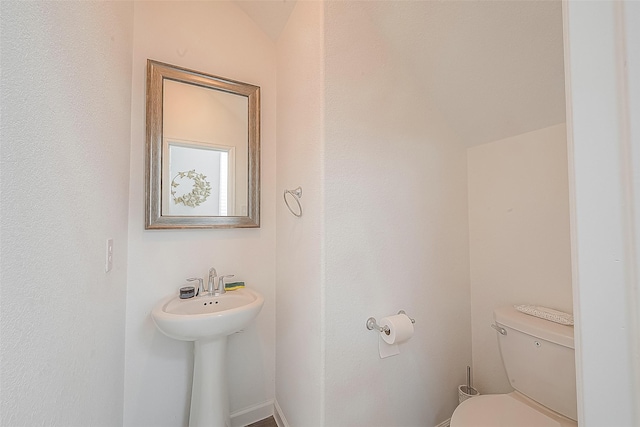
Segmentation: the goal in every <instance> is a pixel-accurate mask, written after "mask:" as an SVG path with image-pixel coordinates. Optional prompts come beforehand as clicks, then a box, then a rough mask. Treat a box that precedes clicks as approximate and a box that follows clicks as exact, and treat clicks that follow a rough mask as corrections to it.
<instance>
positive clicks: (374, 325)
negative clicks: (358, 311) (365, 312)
mask: <svg viewBox="0 0 640 427" xmlns="http://www.w3.org/2000/svg"><path fill="white" fill-rule="evenodd" d="M398 314H404V315H406V314H407V313H405V311H404V310H400V311H399V312H398ZM407 317H409V316H407ZM409 320H411V323H416V319H412V318H411V317H409ZM367 329H368V330H370V331H373V330H374V329H375V330H376V331H378V332H384V333H385V334H387V335H389V334H390V333H391V330H390V329H389V327H388V326H384V327H382V326H380V325H378V322H377V321H376V319H375V318H374V317H369V318H368V319H367Z"/></svg>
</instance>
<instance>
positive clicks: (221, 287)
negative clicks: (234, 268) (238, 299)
mask: <svg viewBox="0 0 640 427" xmlns="http://www.w3.org/2000/svg"><path fill="white" fill-rule="evenodd" d="M233 276H235V274H227V275H225V276H220V277H219V278H218V292H220V293H221V294H223V293H225V292H226V289H225V288H224V279H226V278H227V277H233Z"/></svg>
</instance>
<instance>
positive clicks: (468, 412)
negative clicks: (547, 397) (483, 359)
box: [450, 391, 578, 427]
mask: <svg viewBox="0 0 640 427" xmlns="http://www.w3.org/2000/svg"><path fill="white" fill-rule="evenodd" d="M450 426H451V427H577V426H578V423H577V422H575V421H573V420H571V419H569V418H567V417H563V416H562V415H560V414H558V413H556V412H552V411H550V410H549V409H547V408H545V407H544V406H542V405H539V404H537V403H536V402H534V401H533V400H531V399H528V398H526V397H525V396H523V395H522V394H520V393H518V392H517V391H514V392H512V393H509V394H487V395H482V396H478V397H474V398H473V399H467V400H465V401H464V402H462V403H461V404H460V406H458V408H457V409H456V411H455V412H454V413H453V417H452V418H451V424H450Z"/></svg>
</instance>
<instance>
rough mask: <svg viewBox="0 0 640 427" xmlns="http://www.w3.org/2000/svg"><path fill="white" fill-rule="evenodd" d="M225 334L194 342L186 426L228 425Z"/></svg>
mask: <svg viewBox="0 0 640 427" xmlns="http://www.w3.org/2000/svg"><path fill="white" fill-rule="evenodd" d="M226 357H227V337H226V336H222V337H216V338H211V339H206V340H200V341H195V342H194V360H193V386H192V388H191V411H190V413H189V427H229V426H230V425H231V422H230V418H229V403H228V399H229V398H228V395H227V380H226V376H225V365H226V363H225V362H226Z"/></svg>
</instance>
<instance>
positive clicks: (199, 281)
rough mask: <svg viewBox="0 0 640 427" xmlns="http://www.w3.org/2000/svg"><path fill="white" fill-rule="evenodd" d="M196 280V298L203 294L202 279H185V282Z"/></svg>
mask: <svg viewBox="0 0 640 427" xmlns="http://www.w3.org/2000/svg"><path fill="white" fill-rule="evenodd" d="M196 280H197V281H198V286H197V287H196V296H198V295H200V294H201V293H203V292H204V284H203V283H202V279H201V278H199V277H192V278H190V279H187V282H195V281H196Z"/></svg>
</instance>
